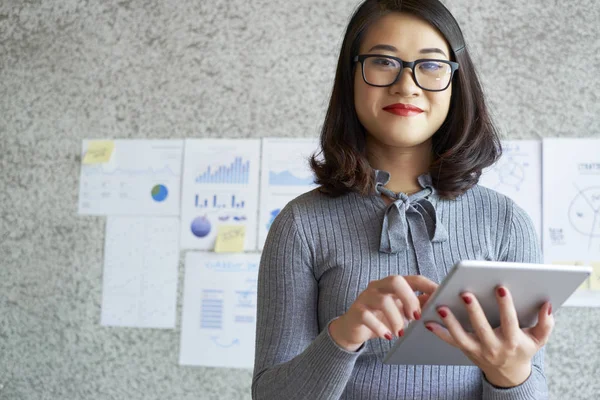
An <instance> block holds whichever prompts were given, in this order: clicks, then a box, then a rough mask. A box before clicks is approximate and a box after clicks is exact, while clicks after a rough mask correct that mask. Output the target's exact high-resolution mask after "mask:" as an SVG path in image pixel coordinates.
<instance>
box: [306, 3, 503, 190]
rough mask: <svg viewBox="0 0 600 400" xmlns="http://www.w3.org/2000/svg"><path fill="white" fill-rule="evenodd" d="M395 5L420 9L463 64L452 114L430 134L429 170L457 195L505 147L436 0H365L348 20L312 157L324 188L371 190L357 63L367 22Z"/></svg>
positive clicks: (454, 26)
mask: <svg viewBox="0 0 600 400" xmlns="http://www.w3.org/2000/svg"><path fill="white" fill-rule="evenodd" d="M391 12H403V13H408V14H412V15H415V16H417V17H419V18H421V19H424V20H425V21H427V22H429V23H430V24H431V25H432V26H434V27H435V28H437V29H438V30H439V31H440V33H441V34H442V35H443V36H444V37H445V39H446V41H447V42H448V44H449V46H450V48H451V60H453V61H456V62H458V63H459V65H460V68H459V70H458V71H457V73H456V74H455V75H454V78H453V82H452V91H453V92H452V97H451V100H450V109H449V111H448V116H447V117H446V120H445V121H444V123H443V124H442V126H441V127H440V128H439V129H438V131H437V132H436V133H435V134H434V135H433V137H432V150H433V162H432V164H431V166H430V168H429V173H430V174H431V178H432V180H433V184H434V186H435V188H436V190H437V191H438V193H439V194H440V196H442V197H445V198H454V197H456V196H458V195H460V194H462V193H464V192H465V191H467V190H468V189H470V188H471V187H473V185H475V184H476V183H477V182H478V180H479V177H480V175H481V170H482V169H484V168H486V167H488V166H490V165H492V164H493V163H494V162H495V161H496V160H497V159H498V158H499V157H500V154H501V152H502V148H501V145H500V140H499V136H498V132H497V130H496V128H495V127H494V124H493V123H492V120H491V117H490V115H489V112H488V109H487V106H486V103H485V98H484V94H483V89H482V87H481V84H480V83H479V78H478V77H477V73H476V71H475V67H474V66H473V62H472V61H471V57H470V56H469V51H468V49H467V47H466V45H465V40H464V37H463V34H462V32H461V30H460V27H459V26H458V23H457V22H456V20H455V19H454V17H453V16H452V14H451V13H450V11H449V10H448V9H447V8H446V7H445V6H444V5H443V4H442V3H440V2H439V1H438V0H405V1H402V0H366V1H365V2H363V3H362V4H361V5H360V6H359V7H358V8H357V10H356V11H355V13H354V15H353V16H352V18H351V19H350V22H349V24H348V28H347V30H346V34H345V36H344V41H343V43H342V48H341V51H340V56H339V60H338V65H337V71H336V75H335V82H334V85H333V91H332V94H331V99H330V101H329V108H328V110H327V114H326V116H325V121H324V124H323V128H322V130H321V151H320V154H319V155H322V157H318V156H317V155H316V154H315V155H313V156H312V157H311V159H310V165H311V167H312V169H313V171H314V172H315V175H316V183H317V184H320V185H321V187H320V190H321V191H322V192H323V193H326V194H328V195H330V196H340V195H342V194H345V193H348V192H350V191H356V192H359V193H361V194H365V195H366V194H370V193H372V192H373V189H374V173H373V169H372V168H371V166H370V165H369V162H368V160H367V157H366V155H367V151H366V134H367V132H366V130H365V128H364V127H363V126H362V124H361V123H360V121H359V120H358V116H357V114H356V110H355V108H354V68H356V63H353V62H352V59H353V57H354V56H356V55H357V54H358V51H359V48H360V44H361V42H362V39H363V38H364V36H365V33H366V31H367V29H368V28H369V27H370V26H371V25H372V24H373V23H375V22H376V21H377V20H379V19H380V18H381V17H383V16H384V15H386V14H389V13H391Z"/></svg>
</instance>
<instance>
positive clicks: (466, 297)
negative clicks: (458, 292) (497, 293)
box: [462, 296, 472, 304]
mask: <svg viewBox="0 0 600 400" xmlns="http://www.w3.org/2000/svg"><path fill="white" fill-rule="evenodd" d="M462 299H463V301H464V302H465V303H467V304H471V301H472V300H471V298H470V297H469V296H463V297H462Z"/></svg>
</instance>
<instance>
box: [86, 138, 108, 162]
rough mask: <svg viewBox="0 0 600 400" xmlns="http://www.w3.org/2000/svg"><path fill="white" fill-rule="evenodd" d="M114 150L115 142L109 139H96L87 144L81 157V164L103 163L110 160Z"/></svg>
mask: <svg viewBox="0 0 600 400" xmlns="http://www.w3.org/2000/svg"><path fill="white" fill-rule="evenodd" d="M114 150H115V142H113V141H109V140H97V141H93V142H90V143H89V144H88V148H87V151H86V153H85V156H84V157H83V161H82V163H83V164H104V163H107V162H108V161H109V160H110V156H111V155H112V153H113V151H114Z"/></svg>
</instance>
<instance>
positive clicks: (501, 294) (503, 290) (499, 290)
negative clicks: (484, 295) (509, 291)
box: [498, 287, 506, 297]
mask: <svg viewBox="0 0 600 400" xmlns="http://www.w3.org/2000/svg"><path fill="white" fill-rule="evenodd" d="M498 296H500V297H504V296H506V289H504V288H503V287H500V288H498Z"/></svg>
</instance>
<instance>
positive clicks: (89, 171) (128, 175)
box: [79, 140, 183, 216]
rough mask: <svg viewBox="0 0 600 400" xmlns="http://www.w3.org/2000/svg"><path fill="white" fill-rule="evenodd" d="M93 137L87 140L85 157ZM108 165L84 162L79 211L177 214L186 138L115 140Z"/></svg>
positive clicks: (117, 213) (111, 213) (152, 214)
mask: <svg viewBox="0 0 600 400" xmlns="http://www.w3.org/2000/svg"><path fill="white" fill-rule="evenodd" d="M89 142H90V140H84V141H83V146H82V159H83V157H84V155H85V152H86V150H87V146H88V143H89ZM114 143H115V149H114V152H113V155H112V157H111V160H110V162H108V163H106V164H94V165H83V164H82V165H81V175H80V176H81V178H80V184H79V213H80V214H85V215H132V216H133V215H151V216H158V215H162V216H169V215H171V216H177V215H179V206H180V187H181V165H182V157H183V141H182V140H114Z"/></svg>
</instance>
